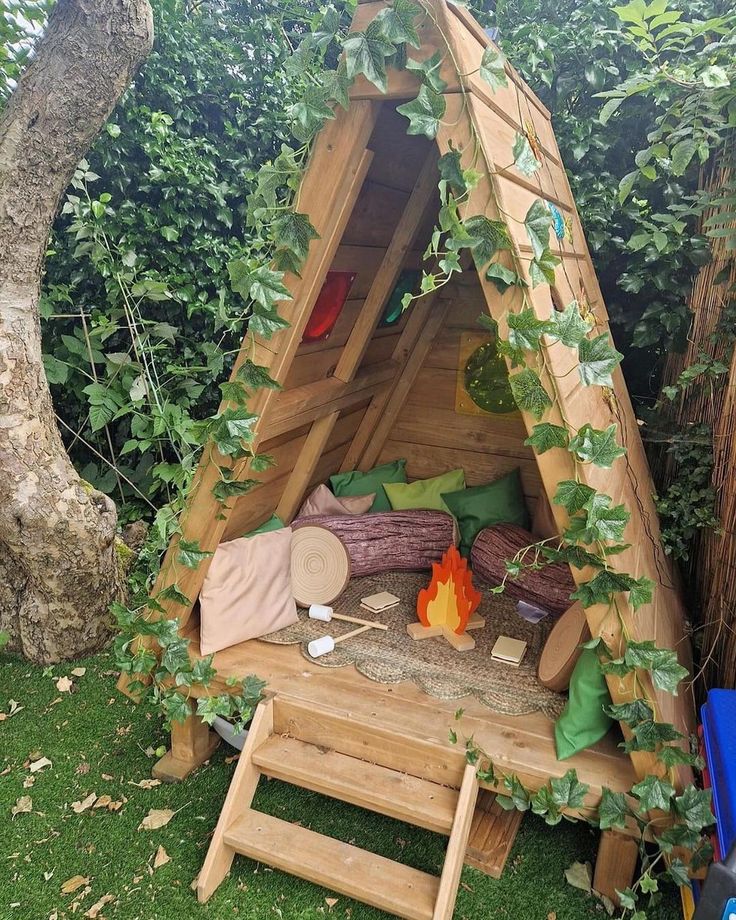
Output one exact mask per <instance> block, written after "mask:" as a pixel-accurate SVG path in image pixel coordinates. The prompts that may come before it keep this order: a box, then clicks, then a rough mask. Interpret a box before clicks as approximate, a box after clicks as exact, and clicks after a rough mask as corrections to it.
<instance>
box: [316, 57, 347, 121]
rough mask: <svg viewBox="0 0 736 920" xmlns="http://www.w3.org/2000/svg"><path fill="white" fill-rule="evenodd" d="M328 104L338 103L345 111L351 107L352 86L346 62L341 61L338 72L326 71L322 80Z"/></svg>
mask: <svg viewBox="0 0 736 920" xmlns="http://www.w3.org/2000/svg"><path fill="white" fill-rule="evenodd" d="M320 82H321V84H322V91H323V93H324V98H325V101H326V102H330V101H332V102H336V103H337V104H338V105H339V106H342V108H343V109H345V111H347V110H348V108H349V107H350V94H349V93H350V84H351V82H352V81H351V80H350V78H349V77H348V72H347V67H346V65H345V61H344V60H343V61H340V64H339V65H338V67H337V70H326V71H325V72H324V73H323V74H322V77H321V79H320Z"/></svg>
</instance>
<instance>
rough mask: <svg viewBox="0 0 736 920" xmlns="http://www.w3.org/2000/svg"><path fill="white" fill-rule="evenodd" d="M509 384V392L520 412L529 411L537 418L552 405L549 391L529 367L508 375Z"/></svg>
mask: <svg viewBox="0 0 736 920" xmlns="http://www.w3.org/2000/svg"><path fill="white" fill-rule="evenodd" d="M509 384H510V385H511V392H512V393H513V395H514V399H515V400H516V405H517V406H518V407H519V408H520V409H521V410H522V412H529V413H530V414H531V415H533V416H534V418H536V419H537V420H539V419H540V418H541V417H542V416H543V415H544V413H545V411H546V410H547V409H549V408H550V406H551V405H552V400H551V399H550V396H549V393H548V392H547V391H546V390H545V388H544V387H543V386H542V381H541V380H540V379H539V375H538V374H537V373H536V371H533V370H532V369H531V368H530V367H527V368H525V369H524V370H523V371H520V372H519V373H518V374H513V375H512V376H511V377H509Z"/></svg>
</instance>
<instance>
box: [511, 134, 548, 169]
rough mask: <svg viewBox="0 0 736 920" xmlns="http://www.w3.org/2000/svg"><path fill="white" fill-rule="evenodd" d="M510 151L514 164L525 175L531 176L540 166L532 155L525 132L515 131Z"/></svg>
mask: <svg viewBox="0 0 736 920" xmlns="http://www.w3.org/2000/svg"><path fill="white" fill-rule="evenodd" d="M512 153H513V155H514V165H515V166H516V168H517V169H518V170H519V172H521V173H523V174H524V175H525V176H533V175H534V173H535V172H536V171H537V170H538V169H540V168H541V166H542V164H541V163H540V162H539V160H538V159H537V158H536V156H534V151H533V150H532V145H531V144H530V143H529V139H528V138H527V136H526V135H525V134H521V133H520V132H517V134H516V139H515V141H514V146H513V149H512Z"/></svg>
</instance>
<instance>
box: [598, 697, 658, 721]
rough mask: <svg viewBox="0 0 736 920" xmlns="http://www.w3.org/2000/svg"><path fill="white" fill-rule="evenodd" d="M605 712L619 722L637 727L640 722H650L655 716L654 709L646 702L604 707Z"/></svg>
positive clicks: (635, 701)
mask: <svg viewBox="0 0 736 920" xmlns="http://www.w3.org/2000/svg"><path fill="white" fill-rule="evenodd" d="M603 711H604V712H605V713H606V715H607V716H610V717H611V718H612V719H615V720H616V721H617V722H625V723H626V724H627V725H637V724H638V723H639V722H646V721H650V720H651V718H652V715H653V713H652V707H651V706H650V705H649V703H647V702H646V700H632V701H631V702H629V703H612V704H611V705H610V706H604V707H603Z"/></svg>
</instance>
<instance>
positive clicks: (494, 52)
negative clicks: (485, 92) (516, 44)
mask: <svg viewBox="0 0 736 920" xmlns="http://www.w3.org/2000/svg"><path fill="white" fill-rule="evenodd" d="M505 66H506V57H505V56H504V55H503V54H502V53H501V51H499V49H498V48H496V47H494V46H493V45H489V46H488V47H487V48H486V50H485V51H484V52H483V57H482V58H481V61H480V71H479V73H480V77H481V79H482V80H485V81H486V83H487V84H488V85H489V86H490V87H491V90H492V91H493V92H494V93H495V92H496V90H498V89H501V88H502V87H504V86H508V85H509V81H508V78H507V76H506V70H505Z"/></svg>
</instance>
